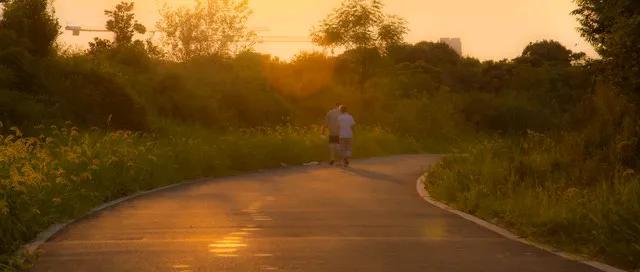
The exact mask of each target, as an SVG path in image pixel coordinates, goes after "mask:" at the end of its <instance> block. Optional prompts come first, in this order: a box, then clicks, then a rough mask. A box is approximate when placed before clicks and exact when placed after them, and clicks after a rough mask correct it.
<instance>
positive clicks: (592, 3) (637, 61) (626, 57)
mask: <svg viewBox="0 0 640 272" xmlns="http://www.w3.org/2000/svg"><path fill="white" fill-rule="evenodd" d="M576 4H577V5H578V8H577V9H576V10H574V11H573V14H574V15H577V16H578V21H579V22H580V25H581V27H580V31H581V32H582V36H584V37H585V38H586V39H587V40H588V41H589V42H590V43H591V44H592V45H593V46H594V47H595V48H596V50H597V51H598V53H599V54H600V55H601V56H602V58H603V61H604V64H605V66H606V67H607V72H608V74H609V77H610V78H611V79H613V81H614V82H615V83H616V85H618V87H621V88H622V89H624V90H626V91H630V92H633V93H635V94H636V95H640V77H639V76H638V75H639V74H640V2H639V1H637V0H616V1H603V0H576Z"/></svg>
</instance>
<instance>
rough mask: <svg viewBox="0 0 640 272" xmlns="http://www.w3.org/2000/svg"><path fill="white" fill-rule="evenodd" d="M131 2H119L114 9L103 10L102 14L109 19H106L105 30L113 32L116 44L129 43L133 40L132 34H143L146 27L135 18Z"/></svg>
mask: <svg viewBox="0 0 640 272" xmlns="http://www.w3.org/2000/svg"><path fill="white" fill-rule="evenodd" d="M133 8H134V3H133V2H120V4H118V5H116V8H115V9H114V10H105V11H104V14H105V15H107V16H108V17H109V18H110V19H109V20H108V21H107V30H109V31H112V32H113V33H114V34H115V38H114V43H115V44H116V46H119V45H129V44H131V43H132V42H133V36H134V35H135V34H136V33H138V34H144V33H146V32H147V28H146V27H144V25H142V24H140V23H139V22H138V20H136V19H135V14H134V13H133Z"/></svg>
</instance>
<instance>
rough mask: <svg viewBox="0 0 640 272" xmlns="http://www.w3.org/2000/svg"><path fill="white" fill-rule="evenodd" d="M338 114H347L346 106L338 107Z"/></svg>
mask: <svg viewBox="0 0 640 272" xmlns="http://www.w3.org/2000/svg"><path fill="white" fill-rule="evenodd" d="M340 112H342V113H345V112H347V106H345V105H340Z"/></svg>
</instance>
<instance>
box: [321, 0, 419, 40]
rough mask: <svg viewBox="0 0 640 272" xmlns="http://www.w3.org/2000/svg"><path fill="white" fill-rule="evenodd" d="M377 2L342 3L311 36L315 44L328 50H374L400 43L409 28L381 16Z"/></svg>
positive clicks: (353, 0)
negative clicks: (340, 48)
mask: <svg viewBox="0 0 640 272" xmlns="http://www.w3.org/2000/svg"><path fill="white" fill-rule="evenodd" d="M383 9H384V4H383V3H382V1H380V0H345V1H344V2H343V3H342V5H341V6H340V7H339V8H337V9H335V10H334V11H333V12H332V13H331V14H329V16H328V17H326V18H325V19H324V20H322V21H321V22H320V24H319V25H318V26H316V27H315V28H314V29H313V30H312V33H311V38H312V40H313V42H314V43H316V44H318V45H320V46H323V47H328V48H338V47H342V48H345V49H347V50H350V49H356V48H377V49H379V50H380V51H384V50H386V49H387V48H388V47H389V46H392V45H397V44H400V43H402V42H403V39H404V36H405V35H406V33H407V31H408V28H407V22H406V20H404V19H403V18H401V17H398V16H395V15H387V14H385V13H384V10H383Z"/></svg>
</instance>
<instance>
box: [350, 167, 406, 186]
mask: <svg viewBox="0 0 640 272" xmlns="http://www.w3.org/2000/svg"><path fill="white" fill-rule="evenodd" d="M344 170H345V171H346V172H349V173H352V174H355V175H358V176H361V177H365V178H368V179H373V180H380V181H386V182H393V183H400V182H401V180H400V179H398V178H397V177H394V176H391V175H387V174H383V173H379V172H374V171H370V170H366V169H363V168H345V169H344Z"/></svg>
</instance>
